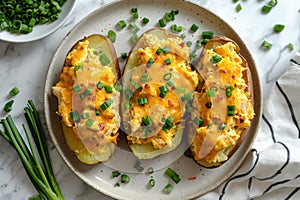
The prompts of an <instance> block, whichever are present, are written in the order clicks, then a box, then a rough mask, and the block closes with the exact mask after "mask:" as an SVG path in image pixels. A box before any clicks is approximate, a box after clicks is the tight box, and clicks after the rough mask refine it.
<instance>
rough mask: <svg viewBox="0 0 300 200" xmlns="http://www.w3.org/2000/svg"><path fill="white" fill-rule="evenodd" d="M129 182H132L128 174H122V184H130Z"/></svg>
mask: <svg viewBox="0 0 300 200" xmlns="http://www.w3.org/2000/svg"><path fill="white" fill-rule="evenodd" d="M129 182H130V177H129V176H128V175H127V174H122V175H121V183H129Z"/></svg>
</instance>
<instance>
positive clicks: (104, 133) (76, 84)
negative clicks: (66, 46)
mask: <svg viewBox="0 0 300 200" xmlns="http://www.w3.org/2000/svg"><path fill="white" fill-rule="evenodd" d="M101 56H103V57H104V58H106V62H102V61H101V59H100V57H101ZM108 58H109V55H104V53H103V52H101V51H99V50H96V49H92V48H89V41H88V40H86V39H85V40H82V41H80V42H78V43H77V45H76V46H75V47H74V48H73V49H72V50H71V51H70V52H69V53H68V55H67V57H66V60H65V65H64V67H63V71H62V73H61V74H60V80H59V82H58V83H57V84H56V85H55V86H54V87H53V88H52V89H53V93H54V95H55V96H57V98H58V101H59V105H58V112H57V113H58V115H59V116H61V118H62V123H63V124H64V126H66V127H69V128H71V129H72V131H73V133H74V135H73V136H74V137H75V138H77V139H79V140H81V142H82V144H83V145H76V144H75V143H74V144H69V145H71V149H72V150H74V152H75V153H77V154H80V153H82V152H85V151H88V152H89V153H91V154H93V153H95V152H97V153H103V151H104V148H105V145H106V144H108V143H111V142H112V143H114V144H117V137H118V133H117V131H118V128H119V126H120V116H119V115H118V113H117V112H118V104H119V96H120V93H119V92H118V91H116V90H115V89H114V84H115V83H116V80H117V77H116V75H115V73H114V71H113V69H112V67H111V66H109V65H110V64H111V62H112V61H111V60H109V62H107V59H108ZM103 63H104V64H103ZM99 83H101V84H102V86H104V87H107V86H108V87H110V88H111V89H112V91H109V92H107V91H106V89H105V88H101V87H100V88H99V87H98V84H99ZM108 100H111V101H109V102H110V105H108V106H107V108H106V109H101V105H102V104H104V103H105V102H106V101H108ZM65 130H67V129H65ZM73 145H75V146H73Z"/></svg>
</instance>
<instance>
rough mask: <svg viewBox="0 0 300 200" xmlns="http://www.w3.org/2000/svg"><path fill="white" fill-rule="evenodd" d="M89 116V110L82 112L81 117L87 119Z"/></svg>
mask: <svg viewBox="0 0 300 200" xmlns="http://www.w3.org/2000/svg"><path fill="white" fill-rule="evenodd" d="M89 116H90V115H89V113H88V112H86V113H82V114H81V118H82V119H87V118H89Z"/></svg>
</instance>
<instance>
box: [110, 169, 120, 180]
mask: <svg viewBox="0 0 300 200" xmlns="http://www.w3.org/2000/svg"><path fill="white" fill-rule="evenodd" d="M120 175H121V173H120V172H119V171H118V170H115V171H112V172H111V176H112V177H113V178H116V177H118V176H120Z"/></svg>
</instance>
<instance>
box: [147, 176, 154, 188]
mask: <svg viewBox="0 0 300 200" xmlns="http://www.w3.org/2000/svg"><path fill="white" fill-rule="evenodd" d="M148 184H149V186H150V187H154V186H155V180H154V179H153V178H150V180H149V182H148Z"/></svg>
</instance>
